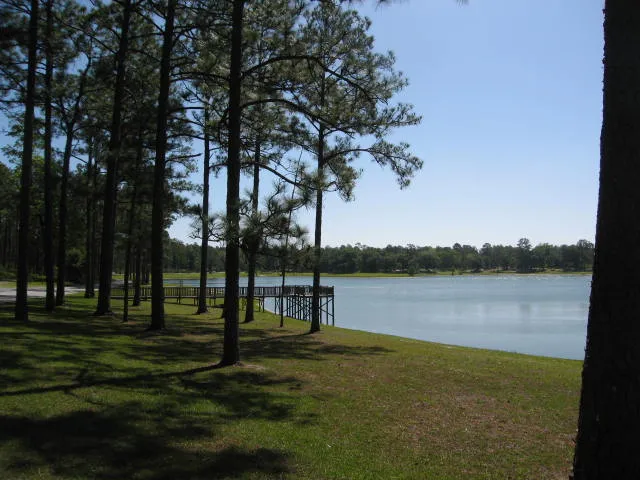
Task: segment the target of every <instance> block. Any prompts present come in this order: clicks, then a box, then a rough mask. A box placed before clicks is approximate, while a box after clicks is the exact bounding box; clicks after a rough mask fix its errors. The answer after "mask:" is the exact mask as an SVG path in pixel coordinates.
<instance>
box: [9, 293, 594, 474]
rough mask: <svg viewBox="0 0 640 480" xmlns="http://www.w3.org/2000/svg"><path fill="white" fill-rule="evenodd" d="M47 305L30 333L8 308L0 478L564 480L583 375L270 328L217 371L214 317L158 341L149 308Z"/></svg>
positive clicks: (416, 345)
mask: <svg viewBox="0 0 640 480" xmlns="http://www.w3.org/2000/svg"><path fill="white" fill-rule="evenodd" d="M40 303H41V300H40ZM40 303H38V304H35V303H34V305H33V308H32V310H31V317H32V322H30V323H29V324H26V325H25V324H19V323H16V322H14V321H13V320H12V318H11V317H12V314H13V307H12V305H8V304H4V305H0V335H1V336H2V340H3V341H2V347H1V349H0V362H1V364H2V367H3V368H2V370H1V371H0V478H6V479H36V478H37V479H129V478H131V479H166V480H172V479H190V478H193V479H203V480H204V479H224V478H229V479H269V478H272V479H394V478H396V479H401V478H407V479H437V480H441V479H470V478H477V479H500V480H504V479H518V480H521V479H535V480H540V479H566V478H568V473H569V468H570V463H571V459H572V454H573V436H574V434H575V429H576V422H577V407H578V395H579V387H580V369H581V362H577V361H568V360H556V359H548V358H540V357H532V356H524V355H516V354H509V353H499V352H491V351H486V350H475V349H469V348H460V347H449V346H444V345H438V344H431V343H426V342H421V341H416V340H407V339H403V338H398V337H391V336H384V335H375V334H370V333H363V332H356V331H349V330H344V329H340V328H331V327H324V330H323V331H322V332H320V333H319V334H315V335H307V334H306V331H307V328H308V325H307V324H305V323H303V322H298V321H294V320H287V322H286V326H285V328H283V329H280V328H278V327H277V320H276V318H275V317H274V316H271V315H270V314H267V313H260V314H258V319H257V320H256V322H254V323H253V324H250V325H248V326H246V325H242V328H241V335H242V344H241V355H242V359H243V363H242V364H241V365H240V366H234V367H228V368H223V369H216V368H214V364H215V362H217V360H218V359H219V358H220V354H221V343H222V342H221V339H222V337H221V335H222V331H223V323H222V320H220V319H219V318H218V317H219V313H220V310H218V309H216V310H214V311H213V313H211V314H207V315H201V316H196V315H193V311H194V307H192V306H178V305H169V304H168V305H167V310H168V316H167V326H168V329H167V331H165V332H162V333H146V332H145V331H144V329H145V327H146V325H147V322H148V314H149V311H148V305H144V306H143V307H142V308H141V309H138V308H134V309H133V312H132V315H133V321H132V322H131V323H130V324H126V325H124V324H121V323H120V320H119V318H117V317H116V318H94V317H92V316H91V315H90V313H91V312H92V311H93V308H94V305H95V300H93V301H87V300H85V299H84V298H80V297H77V296H71V297H69V298H68V305H67V306H65V307H64V308H61V309H60V310H59V311H57V312H56V313H55V314H54V315H53V316H49V315H46V314H45V313H44V312H43V311H42V310H41V308H40V307H39V306H38V305H40ZM120 306H121V304H118V303H116V304H115V307H116V309H117V308H119V307H120Z"/></svg>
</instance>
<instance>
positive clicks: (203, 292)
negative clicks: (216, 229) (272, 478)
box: [196, 105, 211, 313]
mask: <svg viewBox="0 0 640 480" xmlns="http://www.w3.org/2000/svg"><path fill="white" fill-rule="evenodd" d="M203 133H204V159H203V160H204V162H203V167H202V169H203V182H202V242H201V243H200V291H199V292H198V311H197V312H196V313H207V311H208V308H207V255H208V252H209V175H210V174H211V172H210V171H209V157H210V156H211V151H210V150H209V106H208V105H205V106H204V129H203Z"/></svg>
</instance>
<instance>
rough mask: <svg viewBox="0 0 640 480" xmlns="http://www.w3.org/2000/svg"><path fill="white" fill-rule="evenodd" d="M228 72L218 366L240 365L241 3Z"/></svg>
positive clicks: (236, 1) (238, 1)
mask: <svg viewBox="0 0 640 480" xmlns="http://www.w3.org/2000/svg"><path fill="white" fill-rule="evenodd" d="M231 15H232V16H231V25H232V27H231V52H230V71H229V145H228V155H227V225H228V232H227V246H226V251H225V258H226V265H225V295H224V309H225V312H224V313H225V315H224V340H223V346H222V359H221V360H220V366H224V365H233V364H235V363H237V362H238V361H240V347H239V340H240V339H239V333H240V332H239V325H238V323H239V312H238V294H239V290H240V289H239V281H240V272H239V268H240V244H239V231H240V148H241V145H240V127H241V115H240V101H241V98H240V96H241V92H242V28H243V23H244V22H243V20H244V19H243V17H244V0H233V11H232V14H231Z"/></svg>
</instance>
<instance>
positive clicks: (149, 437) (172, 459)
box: [0, 403, 290, 480]
mask: <svg viewBox="0 0 640 480" xmlns="http://www.w3.org/2000/svg"><path fill="white" fill-rule="evenodd" d="M140 409H141V405H138V404H135V403H131V404H125V405H122V406H120V407H117V408H110V409H107V410H104V411H100V412H95V411H76V412H73V413H70V414H66V415H61V416H57V417H53V418H46V419H35V420H34V419H32V418H26V417H11V416H0V443H2V444H4V443H5V442H12V443H14V444H15V443H16V442H19V444H20V449H19V452H21V453H20V456H14V457H9V458H5V468H4V471H5V473H6V474H7V475H9V477H7V478H14V477H17V476H19V475H25V474H29V473H30V472H33V471H41V470H42V469H43V468H44V469H48V470H49V471H50V472H51V473H52V474H53V475H56V476H68V477H72V478H96V479H124V478H145V479H157V480H165V479H166V480H170V479H177V478H180V479H186V478H212V479H214V478H215V479H217V478H238V477H242V476H243V475H244V474H246V473H257V474H259V475H260V477H261V478H269V477H272V476H273V477H277V478H280V477H281V476H282V474H284V473H288V472H290V467H289V466H288V455H287V454H286V453H285V452H282V451H278V450H272V449H266V448H258V449H253V450H249V449H243V448H240V447H237V446H233V445H229V446H226V447H224V448H222V449H218V450H216V451H206V450H202V449H200V450H199V449H194V448H193V447H189V445H190V442H192V441H193V440H195V439H200V440H201V439H203V438H205V437H207V436H209V437H211V440H218V438H217V436H218V434H216V432H215V431H212V429H211V428H210V427H209V426H208V425H204V422H203V421H201V420H198V419H196V420H194V421H192V422H190V423H185V422H184V418H181V419H180V427H179V428H177V427H176V426H175V422H174V421H172V420H173V419H172V418H171V416H170V414H167V412H162V415H163V416H164V417H165V418H163V419H160V418H153V419H152V421H148V420H147V421H143V420H142V419H141V416H140V415H139V414H136V412H138V411H139V410H140ZM147 413H148V412H147ZM25 452H26V453H25Z"/></svg>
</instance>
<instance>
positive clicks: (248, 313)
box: [244, 138, 260, 323]
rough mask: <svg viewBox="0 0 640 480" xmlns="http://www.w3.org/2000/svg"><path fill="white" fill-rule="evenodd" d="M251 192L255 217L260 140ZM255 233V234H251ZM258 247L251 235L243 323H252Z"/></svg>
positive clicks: (258, 188)
mask: <svg viewBox="0 0 640 480" xmlns="http://www.w3.org/2000/svg"><path fill="white" fill-rule="evenodd" d="M253 162H254V163H253V191H252V192H251V214H252V215H253V216H254V217H255V216H256V215H257V214H258V202H259V194H260V139H259V138H258V139H257V141H256V151H255V154H254V159H253ZM252 233H254V234H255V233H256V232H252ZM259 246H260V238H259V237H257V236H256V235H251V238H249V242H248V249H249V252H248V253H249V254H248V255H247V263H248V265H247V277H248V281H247V309H246V310H245V315H244V323H249V322H253V320H254V312H253V310H254V308H253V301H254V299H255V295H254V293H255V287H256V262H257V260H258V247H259Z"/></svg>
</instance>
